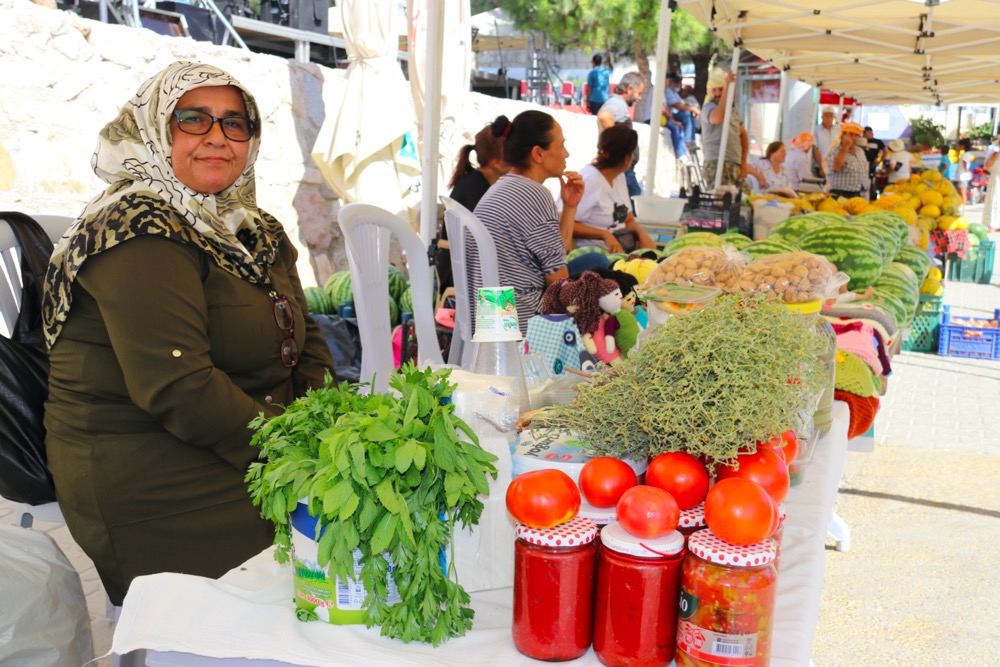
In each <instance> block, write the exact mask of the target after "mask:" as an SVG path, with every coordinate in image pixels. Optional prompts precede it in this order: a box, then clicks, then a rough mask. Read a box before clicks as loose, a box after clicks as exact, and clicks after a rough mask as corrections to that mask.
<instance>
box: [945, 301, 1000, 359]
mask: <svg viewBox="0 0 1000 667" xmlns="http://www.w3.org/2000/svg"><path fill="white" fill-rule="evenodd" d="M950 310H951V307H950V306H945V307H944V313H943V314H942V318H941V330H940V335H939V336H938V354H940V355H942V356H948V357H971V358H976V359H993V360H998V361H1000V327H996V326H994V327H976V326H970V325H969V321H970V320H972V319H974V318H971V317H959V318H955V319H954V320H953V319H952V317H951V312H950ZM993 321H994V322H1000V308H997V309H996V311H995V312H994V313H993Z"/></svg>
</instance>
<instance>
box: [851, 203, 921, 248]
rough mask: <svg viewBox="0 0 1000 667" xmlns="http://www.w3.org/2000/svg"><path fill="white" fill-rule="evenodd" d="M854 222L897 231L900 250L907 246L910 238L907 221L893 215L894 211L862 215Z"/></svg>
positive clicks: (895, 214) (897, 215)
mask: <svg viewBox="0 0 1000 667" xmlns="http://www.w3.org/2000/svg"><path fill="white" fill-rule="evenodd" d="M854 222H861V223H865V224H868V223H872V224H877V225H882V226H885V227H891V228H893V229H895V230H896V236H897V237H898V238H899V248H901V247H903V246H904V245H906V243H907V239H909V237H910V229H909V225H907V224H906V220H905V219H904V218H903V216H901V215H899V214H898V213H893V212H892V211H872V212H871V213H862V214H861V215H859V216H856V217H855V218H854ZM899 248H897V250H899Z"/></svg>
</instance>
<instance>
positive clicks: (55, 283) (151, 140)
mask: <svg viewBox="0 0 1000 667" xmlns="http://www.w3.org/2000/svg"><path fill="white" fill-rule="evenodd" d="M260 134H261V116H260V110H259V109H258V107H257V103H256V102H255V101H254V98H253V96H251V95H250V93H249V92H248V91H247V90H246V88H245V87H244V86H243V85H242V84H240V83H239V82H238V81H237V80H236V79H234V78H233V77H232V76H230V75H229V74H227V73H226V72H224V71H222V70H221V69H218V68H216V67H213V66H210V65H202V64H198V63H190V62H175V63H173V64H171V65H169V66H168V67H167V68H166V69H164V70H162V71H161V72H159V73H158V74H155V75H153V77H152V78H150V79H149V80H147V81H146V82H145V83H143V84H142V85H141V86H140V87H139V90H138V92H137V93H136V94H135V96H134V97H133V98H132V99H131V100H130V101H129V102H128V103H127V104H126V105H125V106H124V107H122V109H121V111H119V112H118V116H117V117H116V118H115V119H114V120H113V121H111V122H110V123H109V124H108V125H106V126H105V127H104V129H103V130H101V133H100V137H99V139H98V143H97V151H96V152H95V153H94V156H93V158H92V164H93V166H94V171H95V172H96V173H97V175H98V177H100V178H101V179H102V180H104V181H106V182H107V183H108V184H109V187H108V188H107V189H106V190H105V191H104V192H103V193H102V194H101V195H100V196H98V197H97V198H96V199H94V200H93V201H92V202H91V203H90V204H88V205H87V207H86V208H85V209H84V211H83V213H82V214H81V215H80V217H79V219H78V220H77V221H76V223H74V225H73V226H72V227H70V229H69V230H68V231H67V233H66V235H65V236H63V238H62V240H61V241H60V242H59V244H58V245H57V246H56V248H55V250H54V252H53V254H52V257H51V259H50V262H49V267H48V272H47V274H46V277H45V297H44V303H43V321H44V330H45V339H46V343H47V345H48V348H49V360H50V362H51V371H50V375H49V397H48V401H47V402H46V404H45V428H46V431H47V436H46V451H47V454H48V462H49V469H50V470H51V472H52V478H53V480H54V481H55V487H56V494H57V497H58V500H59V505H60V507H61V509H62V512H63V515H64V516H65V518H66V525H67V526H68V527H69V531H70V533H71V534H72V536H73V539H74V540H76V542H77V543H78V544H79V545H80V546H81V547H82V548H83V550H84V552H85V553H86V554H87V556H88V557H90V559H91V560H93V562H94V565H95V566H96V568H97V572H98V574H99V575H100V577H101V582H102V583H103V584H104V588H105V590H106V591H107V594H108V597H109V598H110V599H111V602H112V603H113V604H115V605H121V604H122V599H123V598H124V597H125V592H126V591H127V590H128V587H129V585H130V584H131V582H132V580H133V579H135V578H136V577H138V576H141V575H146V574H154V573H158V572H180V573H184V574H194V575H200V576H205V577H219V576H221V575H223V574H225V573H226V572H227V571H229V570H230V569H232V568H234V567H236V566H238V565H240V564H241V563H243V562H244V561H246V560H247V559H249V558H251V557H252V556H255V555H257V554H258V553H260V552H261V551H262V550H264V549H265V548H267V547H268V546H270V545H271V544H272V542H273V539H274V527H273V525H272V524H271V523H270V522H268V521H266V520H264V519H262V518H261V516H260V512H259V510H257V509H256V508H255V507H254V506H253V504H252V503H251V500H250V496H249V494H248V491H247V484H246V482H245V480H244V478H245V476H246V473H247V467H248V466H249V465H250V463H251V462H253V461H255V460H256V459H257V456H258V454H259V451H258V450H257V449H256V448H254V447H251V446H250V438H251V436H252V435H253V431H252V430H251V429H250V428H249V427H248V426H247V424H248V423H249V422H250V421H251V420H252V419H254V418H255V417H256V416H258V415H259V414H261V413H263V414H264V415H266V416H275V415H278V414H280V413H281V411H282V407H281V406H284V405H288V404H289V403H291V402H292V401H294V400H295V398H296V397H298V396H302V395H303V394H304V393H305V392H306V390H307V389H309V388H312V387H319V386H322V384H323V381H324V374H326V373H327V372H329V373H330V374H331V375H332V374H333V361H332V359H331V357H330V350H329V348H328V347H327V345H326V342H325V340H324V339H323V336H322V334H321V333H320V331H319V329H318V327H317V326H316V324H315V323H314V322H313V320H312V319H311V318H310V317H309V314H308V312H307V310H306V301H305V297H304V295H303V291H302V285H301V284H300V282H299V277H298V273H297V271H296V263H295V262H296V258H297V253H296V251H295V246H294V245H293V244H292V241H291V239H289V237H288V235H287V234H286V233H285V230H284V228H283V227H282V226H281V223H279V222H278V221H277V220H276V219H275V218H274V217H272V216H271V215H270V214H268V213H267V212H265V211H263V210H261V209H260V208H258V207H257V201H256V195H255V183H254V168H253V165H254V161H255V160H256V158H257V151H258V149H259V147H260Z"/></svg>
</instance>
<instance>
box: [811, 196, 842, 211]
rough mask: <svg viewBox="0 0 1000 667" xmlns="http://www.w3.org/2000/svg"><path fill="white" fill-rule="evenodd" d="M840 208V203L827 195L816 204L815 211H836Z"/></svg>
mask: <svg viewBox="0 0 1000 667" xmlns="http://www.w3.org/2000/svg"><path fill="white" fill-rule="evenodd" d="M839 209H840V204H839V203H837V200H836V199H834V198H833V197H827V198H826V199H824V200H823V201H821V202H820V203H819V205H818V206H816V210H817V211H826V212H828V213H836V212H837V210H839Z"/></svg>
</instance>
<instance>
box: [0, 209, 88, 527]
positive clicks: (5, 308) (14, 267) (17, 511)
mask: <svg viewBox="0 0 1000 667" xmlns="http://www.w3.org/2000/svg"><path fill="white" fill-rule="evenodd" d="M33 217H34V219H35V220H36V221H37V222H38V223H39V224H40V225H41V226H42V228H43V229H44V230H45V233H46V234H48V235H49V238H50V239H52V242H53V243H55V242H57V241H58V240H59V238H60V237H61V236H62V235H63V232H65V231H66V229H68V228H69V226H70V225H71V224H72V223H73V220H74V218H70V217H66V216H61V215H36V216H33ZM0 263H2V264H3V274H0V317H2V319H3V327H4V328H3V331H2V332H0V333H2V334H3V335H4V336H10V332H11V331H13V330H14V324H15V322H17V315H18V313H19V312H20V310H21V285H22V278H21V250H20V248H19V247H18V245H17V238H16V237H15V236H14V232H13V231H11V228H10V226H9V225H8V224H7V223H6V222H2V221H0ZM35 520H38V521H48V522H51V523H64V522H65V520H64V519H63V515H62V511H60V509H59V505H58V503H54V502H53V503H45V504H44V505H26V504H24V503H17V504H16V505H15V508H14V523H15V524H16V525H18V526H21V527H22V528H31V527H32V525H33V524H34V522H35Z"/></svg>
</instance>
